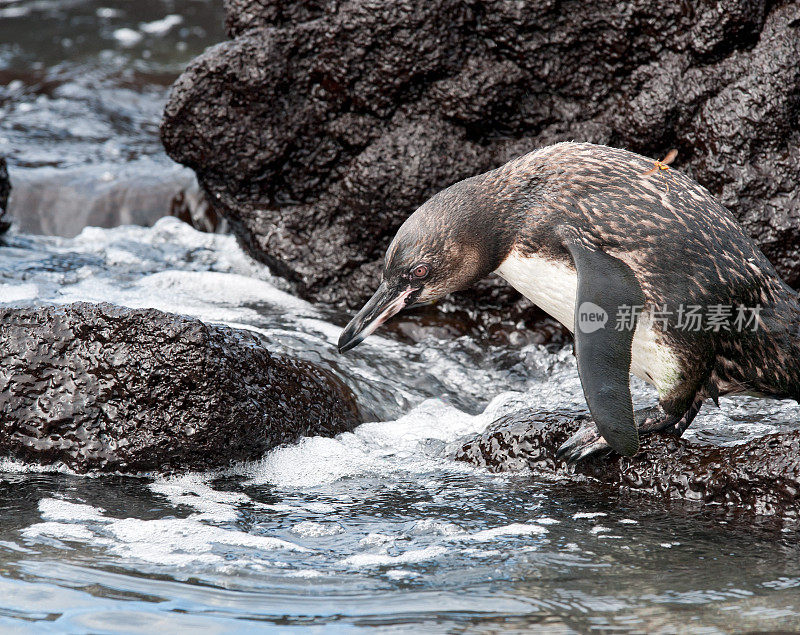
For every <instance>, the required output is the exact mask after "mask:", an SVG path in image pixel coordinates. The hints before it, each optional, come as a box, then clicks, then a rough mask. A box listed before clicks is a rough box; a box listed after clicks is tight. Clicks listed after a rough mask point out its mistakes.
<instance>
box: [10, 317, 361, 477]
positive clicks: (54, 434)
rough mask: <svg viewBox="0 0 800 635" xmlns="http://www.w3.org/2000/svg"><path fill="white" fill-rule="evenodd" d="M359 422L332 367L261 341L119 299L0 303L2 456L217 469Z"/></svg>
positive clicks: (97, 466) (121, 467) (91, 465)
mask: <svg viewBox="0 0 800 635" xmlns="http://www.w3.org/2000/svg"><path fill="white" fill-rule="evenodd" d="M358 422H359V414H358V409H357V406H356V403H355V399H354V397H353V395H352V393H351V392H350V390H349V389H348V388H347V387H346V386H345V385H344V384H343V383H342V382H341V381H340V380H339V379H338V378H337V377H336V376H335V375H333V374H332V373H331V372H329V371H327V370H325V369H323V368H320V367H318V366H316V365H314V364H311V363H309V362H305V361H302V360H297V359H293V358H290V357H288V356H285V355H278V354H275V353H271V352H270V351H269V350H268V349H267V348H265V345H264V343H263V342H262V341H261V340H260V339H259V338H258V337H256V336H255V335H254V334H252V333H249V332H246V331H238V330H234V329H230V328H227V327H223V326H215V325H208V324H204V323H202V322H200V321H199V320H196V319H191V318H186V317H181V316H177V315H170V314H167V313H162V312H160V311H156V310H152V309H147V310H142V309H138V310H134V309H127V308H122V307H117V306H112V305H109V304H100V305H93V304H86V303H79V304H71V305H67V306H63V307H44V308H0V426H2V434H0V454H2V455H5V456H9V457H12V458H15V459H19V460H23V461H29V462H36V463H47V464H50V463H55V462H63V463H64V464H66V465H67V466H69V467H70V468H72V469H73V470H76V471H79V472H85V471H94V470H97V471H115V470H118V471H125V472H139V471H158V472H169V471H176V470H187V469H207V468H215V467H220V466H224V465H226V464H228V463H229V462H230V461H234V460H245V459H253V458H257V457H259V456H261V455H262V454H263V453H264V452H265V451H267V450H269V449H270V448H273V447H275V446H277V445H279V444H281V443H288V442H292V441H295V440H296V439H298V438H299V437H300V436H301V435H324V436H332V435H335V434H338V433H340V432H344V431H347V430H351V429H352V428H354V427H355V426H356V425H357V424H358Z"/></svg>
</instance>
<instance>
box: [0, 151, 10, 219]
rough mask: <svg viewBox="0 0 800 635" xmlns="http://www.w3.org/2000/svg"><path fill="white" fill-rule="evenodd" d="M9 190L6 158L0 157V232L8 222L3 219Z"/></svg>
mask: <svg viewBox="0 0 800 635" xmlns="http://www.w3.org/2000/svg"><path fill="white" fill-rule="evenodd" d="M10 192H11V181H10V180H9V178H8V168H7V167H6V160H5V158H4V157H0V234H2V233H3V232H5V231H6V230H7V229H8V228H9V225H10V223H9V222H7V221H4V220H3V216H4V215H5V213H6V208H7V207H8V195H9V193H10Z"/></svg>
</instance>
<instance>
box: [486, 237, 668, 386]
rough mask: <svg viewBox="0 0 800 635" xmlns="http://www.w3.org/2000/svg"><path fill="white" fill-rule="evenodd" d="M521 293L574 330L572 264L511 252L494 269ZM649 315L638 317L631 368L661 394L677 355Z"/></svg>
mask: <svg viewBox="0 0 800 635" xmlns="http://www.w3.org/2000/svg"><path fill="white" fill-rule="evenodd" d="M495 273H496V274H498V275H499V276H500V277H502V278H503V279H505V280H506V282H508V283H509V284H510V285H511V286H512V287H514V288H515V289H516V290H517V291H519V292H520V293H521V294H522V295H524V296H525V297H526V298H528V299H529V300H530V301H531V302H533V303H534V304H536V306H538V307H539V308H540V309H542V310H543V311H544V312H545V313H547V314H548V315H550V316H552V317H553V318H555V319H556V320H558V321H559V322H561V324H563V325H564V326H566V327H567V328H568V329H569V330H570V331H571V332H575V298H576V297H577V293H578V274H577V272H576V271H575V270H574V269H572V268H571V267H569V266H567V265H565V264H563V263H561V262H558V261H555V260H549V259H547V258H542V257H539V256H521V255H520V254H518V253H515V252H512V253H511V254H510V255H509V256H508V258H506V259H505V261H504V262H503V264H501V265H500V266H499V267H498V268H497V270H496V271H495ZM616 324H617V316H616V315H609V316H608V321H607V322H606V325H605V328H612V329H613V328H616ZM657 336H658V333H657V332H656V331H655V330H654V329H653V328H652V316H651V315H650V314H649V313H643V314H642V315H641V316H640V317H639V321H638V323H637V325H636V331H635V332H634V335H633V346H632V348H631V372H632V373H633V374H634V375H636V376H637V377H639V378H640V379H642V380H644V381H646V382H648V383H650V384H652V385H653V386H655V388H656V390H658V393H659V394H660V395H664V394H667V393H669V392H670V390H671V389H672V388H673V387H674V385H675V383H676V382H677V381H678V379H679V376H680V366H679V363H678V359H677V357H676V356H675V355H674V353H673V352H672V350H670V348H669V347H667V346H665V345H664V344H661V343H659V342H658V339H657Z"/></svg>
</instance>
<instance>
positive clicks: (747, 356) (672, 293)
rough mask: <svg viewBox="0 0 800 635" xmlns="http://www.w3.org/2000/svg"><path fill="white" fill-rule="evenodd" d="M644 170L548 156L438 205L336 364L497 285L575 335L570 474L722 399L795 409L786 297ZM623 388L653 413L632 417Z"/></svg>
mask: <svg viewBox="0 0 800 635" xmlns="http://www.w3.org/2000/svg"><path fill="white" fill-rule="evenodd" d="M656 168H660V169H655V170H654V169H653V161H652V160H651V159H647V158H645V157H643V156H640V155H637V154H634V153H632V152H628V151H626V150H622V149H616V148H611V147H606V146H599V145H594V144H588V143H559V144H556V145H552V146H547V147H544V148H541V149H539V150H536V151H534V152H531V153H529V154H526V155H524V156H521V157H518V158H516V159H513V160H511V161H510V162H508V163H506V164H505V165H503V166H501V167H499V168H497V169H495V170H492V171H489V172H486V173H484V174H480V175H478V176H474V177H471V178H468V179H466V180H463V181H461V182H459V183H456V184H454V185H452V186H450V187H448V188H447V189H445V190H443V191H441V192H439V193H438V194H436V195H435V196H433V197H432V198H431V199H429V200H428V201H427V202H425V203H424V204H423V205H422V206H420V207H419V208H418V209H417V210H416V211H415V212H414V213H413V214H412V215H411V216H410V217H409V218H408V219H407V220H406V221H405V222H404V223H403V225H402V226H401V227H400V229H399V230H398V232H397V235H396V236H395V237H394V239H393V240H392V242H391V244H390V245H389V248H388V250H387V252H386V258H385V262H384V267H383V271H382V275H381V279H380V284H379V286H378V288H377V290H376V291H375V294H374V295H373V296H372V298H371V299H370V300H369V301H368V302H367V303H366V304H365V305H364V307H363V308H362V309H361V310H360V311H359V312H358V314H357V315H356V316H355V317H354V318H353V319H352V321H351V322H350V323H349V324H348V325H347V326H346V327H345V329H344V330H343V332H342V334H341V337H340V339H339V343H338V348H339V351H340V352H342V353H343V352H345V351H347V350H350V349H352V348H353V347H354V346H356V345H357V344H359V343H360V342H361V341H363V340H364V338H366V337H367V336H368V335H369V334H371V333H372V332H374V331H375V329H376V328H378V327H379V326H380V325H381V324H383V323H384V322H386V320H388V319H389V318H391V317H392V316H394V315H396V314H397V313H398V312H400V311H401V310H403V309H404V308H407V307H411V306H414V305H417V304H423V303H429V302H432V301H435V300H437V299H439V298H441V297H443V296H445V295H447V294H449V293H452V292H454V291H458V290H462V289H465V288H467V287H469V286H470V285H472V284H474V283H475V282H477V281H478V280H480V279H481V278H483V277H485V276H487V275H489V274H491V273H495V274H497V275H499V276H500V277H501V278H503V279H504V280H505V281H506V282H508V283H509V284H510V285H512V286H513V287H514V288H516V289H517V290H518V291H519V292H520V293H522V295H524V296H525V297H527V298H528V299H530V300H531V301H532V302H533V303H534V304H536V305H538V306H539V307H540V308H541V309H543V310H544V311H545V312H546V313H548V314H549V315H551V316H552V317H553V318H555V319H556V320H558V321H559V322H560V323H561V324H563V325H564V326H565V327H567V328H568V329H569V330H570V331H572V333H573V334H574V342H575V356H576V358H577V366H578V374H579V377H580V381H581V385H582V388H583V392H584V396H585V398H586V403H587V405H588V408H589V411H590V413H591V415H592V416H591V419H592V422H591V423H589V424H588V425H587V426H585V427H584V428H582V429H580V430H579V431H578V432H577V433H576V434H575V435H573V436H572V437H571V438H570V439H568V440H567V441H566V442H565V443H564V444H563V445H562V446H561V448H560V450H559V456H560V457H562V458H564V459H565V460H567V461H568V462H575V461H579V460H582V459H584V458H586V457H588V456H592V455H595V454H598V453H608V452H609V451H610V450H613V451H616V452H617V453H619V454H622V455H626V456H632V455H634V454H635V453H636V452H637V451H638V448H639V435H643V434H649V433H652V432H655V431H665V432H668V433H672V434H676V435H678V436H680V435H682V434H683V432H684V431H685V430H686V428H687V427H688V426H689V425H690V424H691V422H692V420H693V419H694V417H695V416H696V415H697V413H698V411H699V410H700V408H701V406H702V404H703V403H704V401H706V400H707V399H712V400H714V401H715V402H716V403H717V405H719V404H718V398H719V396H721V395H742V394H748V395H755V396H760V397H771V398H779V399H795V400H798V399H800V335H799V333H800V304H798V295H797V293H796V292H795V291H794V290H793V289H792V288H791V287H789V286H788V285H787V284H786V283H785V282H784V281H783V280H781V278H780V276H778V274H777V273H776V271H775V269H774V268H773V266H772V265H771V264H770V262H769V260H767V258H766V257H765V256H764V254H763V253H762V252H761V251H760V250H759V248H758V247H757V246H756V244H755V243H754V242H753V241H752V240H751V238H750V237H749V236H748V235H747V234H746V233H745V231H744V230H743V228H742V227H741V226H740V225H739V224H738V223H737V221H736V219H735V218H734V216H733V215H732V214H731V212H729V211H728V210H727V209H726V208H725V207H723V206H722V205H721V204H720V203H719V202H718V201H717V200H716V199H715V198H714V197H713V196H712V195H711V194H710V193H709V192H708V191H707V190H706V189H705V188H704V187H702V186H701V185H699V184H698V183H697V182H695V181H694V180H692V179H691V178H689V177H688V176H686V175H684V174H682V173H680V172H679V171H678V170H675V169H672V168H669V167H668V166H666V165H665V164H664V163H661V162H656ZM690 317H691V318H692V319H691V320H690V319H689V318H690ZM723 318H727V319H723ZM631 373H632V374H634V375H636V376H638V377H639V378H641V379H643V380H644V381H646V382H648V383H649V384H651V385H652V386H654V387H655V390H656V391H657V394H658V403H657V404H656V405H654V406H652V407H649V408H645V409H642V410H637V411H635V412H634V409H633V404H632V399H631V390H630V374H631Z"/></svg>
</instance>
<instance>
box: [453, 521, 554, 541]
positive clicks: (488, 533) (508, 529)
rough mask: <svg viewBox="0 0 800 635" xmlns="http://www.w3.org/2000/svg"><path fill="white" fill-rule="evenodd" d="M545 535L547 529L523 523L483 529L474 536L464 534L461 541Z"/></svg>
mask: <svg viewBox="0 0 800 635" xmlns="http://www.w3.org/2000/svg"><path fill="white" fill-rule="evenodd" d="M546 533H547V529H545V528H544V527H542V526H541V525H526V524H523V523H512V524H510V525H504V526H503V527H493V528H492V529H484V530H483V531H478V532H475V533H474V534H466V535H464V536H463V537H462V539H463V540H494V539H495V538H500V537H506V536H543V535H544V534H546Z"/></svg>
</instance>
